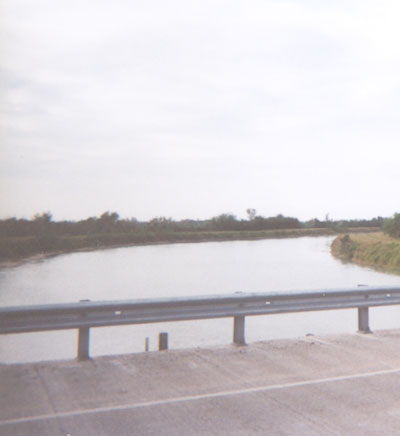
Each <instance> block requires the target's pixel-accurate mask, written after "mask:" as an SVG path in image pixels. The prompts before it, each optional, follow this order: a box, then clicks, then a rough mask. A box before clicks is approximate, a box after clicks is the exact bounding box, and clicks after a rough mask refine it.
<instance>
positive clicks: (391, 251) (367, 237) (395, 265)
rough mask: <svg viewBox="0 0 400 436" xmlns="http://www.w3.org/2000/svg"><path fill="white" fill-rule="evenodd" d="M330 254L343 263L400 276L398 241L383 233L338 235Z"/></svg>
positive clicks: (399, 240) (399, 243)
mask: <svg viewBox="0 0 400 436" xmlns="http://www.w3.org/2000/svg"><path fill="white" fill-rule="evenodd" d="M331 252H332V254H333V255H334V256H336V257H338V258H340V259H342V260H345V261H350V262H354V263H356V264H359V265H364V266H370V267H373V268H376V269H379V270H380V271H385V272H390V273H396V274H400V239H396V238H392V237H390V236H388V235H385V234H384V233H383V232H373V233H358V234H354V233H351V234H346V235H339V236H338V237H337V238H336V239H335V240H334V241H333V243H332V246H331Z"/></svg>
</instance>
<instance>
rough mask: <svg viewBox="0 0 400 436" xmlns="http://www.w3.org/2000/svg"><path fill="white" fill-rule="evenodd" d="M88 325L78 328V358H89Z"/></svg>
mask: <svg viewBox="0 0 400 436" xmlns="http://www.w3.org/2000/svg"><path fill="white" fill-rule="evenodd" d="M89 333H90V332H89V327H81V328H80V329H79V330H78V360H88V359H89V336H90V335H89Z"/></svg>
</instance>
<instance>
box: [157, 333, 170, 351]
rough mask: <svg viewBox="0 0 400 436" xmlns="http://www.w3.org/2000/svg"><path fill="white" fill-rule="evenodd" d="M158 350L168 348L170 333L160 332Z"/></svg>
mask: <svg viewBox="0 0 400 436" xmlns="http://www.w3.org/2000/svg"><path fill="white" fill-rule="evenodd" d="M158 350H159V351H163V350H168V333H165V332H163V333H160V334H159V335H158Z"/></svg>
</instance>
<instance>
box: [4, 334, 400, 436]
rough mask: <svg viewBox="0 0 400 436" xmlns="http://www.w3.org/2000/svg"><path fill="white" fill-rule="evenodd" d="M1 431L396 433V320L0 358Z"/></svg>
mask: <svg viewBox="0 0 400 436" xmlns="http://www.w3.org/2000/svg"><path fill="white" fill-rule="evenodd" d="M0 387H1V395H0V435H4V436H14V435H15V436H25V435H27V436H28V435H29V436H34V435H37V436H66V435H70V436H92V435H93V436H102V435H104V436H110V435H111V436H124V435H140V436H142V435H143V436H144V435H156V436H161V435H168V436H175V435H187V436H197V435H207V436H216V435H227V436H228V435H229V436H239V435H246V436H249V435H291V436H292V435H304V436H313V435H318V436H321V435H323V436H327V435H341V436H343V435H352V436H353V435H360V436H368V435H376V436H378V435H379V436H383V435H385V436H387V435H400V330H391V331H382V332H377V333H374V334H372V335H361V334H360V335H359V334H355V335H341V336H329V337H315V336H310V337H305V338H301V339H298V340H277V341H269V342H260V343H255V344H252V345H249V346H246V347H237V346H231V347H220V348H213V349H207V350H202V349H194V350H184V351H166V352H152V353H143V354H133V355H124V356H111V357H101V358H96V359H95V360H91V361H87V362H76V361H59V362H41V363H33V364H21V365H0Z"/></svg>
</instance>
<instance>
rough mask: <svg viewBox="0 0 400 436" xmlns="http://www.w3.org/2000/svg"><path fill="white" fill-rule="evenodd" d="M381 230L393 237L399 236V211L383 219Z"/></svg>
mask: <svg viewBox="0 0 400 436" xmlns="http://www.w3.org/2000/svg"><path fill="white" fill-rule="evenodd" d="M383 231H384V232H385V233H386V234H388V235H389V236H392V237H394V238H400V213H395V214H394V215H393V217H392V218H387V219H385V220H384V221H383Z"/></svg>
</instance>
